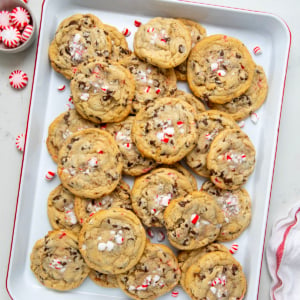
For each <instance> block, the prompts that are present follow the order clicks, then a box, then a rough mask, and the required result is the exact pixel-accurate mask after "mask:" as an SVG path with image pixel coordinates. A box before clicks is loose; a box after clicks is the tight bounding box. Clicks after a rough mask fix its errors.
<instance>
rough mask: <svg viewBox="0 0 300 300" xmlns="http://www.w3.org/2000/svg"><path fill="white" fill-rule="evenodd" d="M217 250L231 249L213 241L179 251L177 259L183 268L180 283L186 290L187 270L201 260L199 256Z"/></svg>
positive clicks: (225, 250) (226, 250) (226, 251)
mask: <svg viewBox="0 0 300 300" xmlns="http://www.w3.org/2000/svg"><path fill="white" fill-rule="evenodd" d="M215 251H221V252H225V253H229V250H228V249H227V248H226V247H225V246H224V245H222V244H218V243H212V244H209V245H207V246H204V247H202V248H199V249H196V250H192V251H180V252H179V254H178V256H177V259H178V262H179V266H180V270H181V278H180V284H181V286H182V287H183V289H184V290H186V284H185V279H186V272H187V270H188V269H189V268H190V267H191V266H192V265H193V264H195V263H196V262H197V261H198V260H199V258H201V257H203V256H204V255H205V254H206V253H210V252H215ZM187 285H188V283H187Z"/></svg>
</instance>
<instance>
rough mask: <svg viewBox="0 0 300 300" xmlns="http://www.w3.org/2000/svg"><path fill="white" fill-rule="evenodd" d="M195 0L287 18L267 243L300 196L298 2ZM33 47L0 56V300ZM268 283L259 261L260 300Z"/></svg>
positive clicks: (33, 2) (33, 3) (34, 3)
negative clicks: (14, 78) (15, 82)
mask: <svg viewBox="0 0 300 300" xmlns="http://www.w3.org/2000/svg"><path fill="white" fill-rule="evenodd" d="M0 1H2V0H0ZM82 1H84V0H82ZM141 1H143V0H141ZM145 1H146V0H145ZM198 1H199V0H198ZM199 2H202V3H210V4H219V5H225V6H231V7H239V8H246V9H253V10H259V11H265V12H271V13H274V14H276V15H278V16H281V17H282V18H283V19H284V20H285V21H286V22H287V24H288V25H289V27H290V30H291V32H292V47H291V53H290V59H289V67H288V73H287V81H286V88H285V96H284V102H283V107H282V116H281V125H280V132H279V142H278V150H277V159H276V167H275V174H274V180H273V190H272V196H271V205H270V211H269V218H268V226H267V235H266V243H267V242H268V238H269V236H270V230H271V227H272V225H273V223H274V221H275V220H277V219H278V218H280V217H282V216H285V215H287V212H288V210H289V208H290V207H291V206H292V205H293V204H294V203H295V202H297V201H298V200H299V198H300V197H299V194H300V184H299V178H300V138H299V137H298V129H299V128H300V117H299V116H300V100H299V96H298V93H299V91H298V88H299V80H300V76H299V69H300V18H299V11H300V1H299V0H285V1H282V0H243V1H240V0H210V1H208V0H206V1H205V0H203V1H199ZM28 5H29V6H30V8H31V9H32V11H33V13H34V15H35V18H36V20H37V23H39V19H40V12H41V5H42V0H29V1H28ZM278 43H280V41H278ZM35 51H36V42H35V44H34V45H33V46H32V47H31V48H30V49H28V50H26V51H25V52H24V53H21V54H15V55H11V56H7V55H2V54H0V105H1V109H0V145H1V147H0V165H1V166H2V172H0V187H1V188H0V191H1V196H0V228H1V231H0V245H1V251H0V299H1V300H8V299H10V298H9V296H8V294H7V292H6V288H5V279H6V272H7V264H8V258H9V251H10V244H11V237H12V229H13V223H14V213H15V206H16V200H17V192H18V185H19V174H20V168H21V163H22V154H21V153H20V152H19V151H18V150H17V149H16V147H15V138H16V137H17V136H18V135H19V134H20V133H22V132H24V131H25V128H26V122H27V114H28V106H29V99H30V92H31V83H32V75H33V68H34V60H35ZM278 59H280V58H278ZM18 68H20V69H22V70H24V71H25V72H27V74H28V76H29V84H28V86H27V87H26V88H25V89H24V90H22V91H16V90H14V89H12V88H11V87H10V85H9V82H8V76H9V74H10V72H11V71H13V70H15V69H18ZM299 203H300V202H299ZM269 287H270V277H269V274H268V271H267V266H266V261H265V259H264V260H263V266H262V274H261V284H260V294H259V299H260V300H266V299H270V298H269ZM251 300H252V299H251ZM253 300H254V299H253Z"/></svg>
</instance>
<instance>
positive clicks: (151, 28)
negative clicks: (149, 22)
mask: <svg viewBox="0 0 300 300" xmlns="http://www.w3.org/2000/svg"><path fill="white" fill-rule="evenodd" d="M154 30H155V29H154V27H149V28H148V29H147V32H154Z"/></svg>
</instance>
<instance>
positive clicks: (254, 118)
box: [250, 113, 259, 124]
mask: <svg viewBox="0 0 300 300" xmlns="http://www.w3.org/2000/svg"><path fill="white" fill-rule="evenodd" d="M250 119H251V121H252V123H254V124H257V122H258V121H259V116H258V114H257V113H252V114H251V115H250Z"/></svg>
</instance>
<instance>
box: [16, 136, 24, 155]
mask: <svg viewBox="0 0 300 300" xmlns="http://www.w3.org/2000/svg"><path fill="white" fill-rule="evenodd" d="M24 144H25V137H24V134H23V133H21V134H20V135H18V136H17V138H16V147H17V149H18V150H20V151H21V152H23V151H24Z"/></svg>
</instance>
